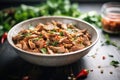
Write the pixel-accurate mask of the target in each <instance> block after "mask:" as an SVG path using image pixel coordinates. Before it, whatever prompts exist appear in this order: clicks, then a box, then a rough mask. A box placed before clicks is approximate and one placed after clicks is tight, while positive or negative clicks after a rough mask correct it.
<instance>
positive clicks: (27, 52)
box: [7, 16, 99, 57]
mask: <svg viewBox="0 0 120 80" xmlns="http://www.w3.org/2000/svg"><path fill="white" fill-rule="evenodd" d="M46 18H62V19H70V20H75V21H80V22H82V23H85V24H87V25H89V26H90V27H92V28H93V29H94V30H95V33H96V36H97V37H96V39H95V41H94V42H92V44H91V45H90V46H87V47H85V48H83V49H81V50H77V51H74V52H69V53H63V54H61V53H60V54H41V53H33V52H29V51H25V50H23V49H20V48H18V47H16V46H15V45H14V44H13V43H12V42H11V41H10V33H11V31H12V30H13V28H15V27H17V26H18V25H20V24H23V23H26V22H28V21H32V20H38V19H46ZM11 39H12V38H11ZM7 40H8V43H9V44H10V45H11V46H12V47H13V48H15V49H17V50H18V51H20V52H21V53H24V54H29V55H34V56H47V57H49V56H53V57H54V56H66V55H72V54H76V53H80V52H82V51H85V50H87V49H89V48H90V47H92V46H93V45H95V44H96V43H97V41H98V40H99V34H98V31H97V29H96V28H95V27H94V26H93V25H91V24H90V23H88V22H86V21H83V20H81V19H78V18H73V17H67V16H42V17H36V18H31V19H27V20H24V21H22V22H19V23H17V24H16V25H14V26H13V27H12V28H11V29H10V30H9V32H8V36H7Z"/></svg>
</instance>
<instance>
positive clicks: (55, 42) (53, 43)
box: [51, 41, 59, 46]
mask: <svg viewBox="0 0 120 80" xmlns="http://www.w3.org/2000/svg"><path fill="white" fill-rule="evenodd" d="M58 43H59V42H58V41H54V42H52V43H51V44H52V45H53V46H57V45H58Z"/></svg>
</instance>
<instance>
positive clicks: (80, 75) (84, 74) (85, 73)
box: [76, 69, 89, 79]
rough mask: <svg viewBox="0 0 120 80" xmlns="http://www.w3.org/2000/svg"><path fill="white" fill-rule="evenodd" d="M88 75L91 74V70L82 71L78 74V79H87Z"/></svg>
mask: <svg viewBox="0 0 120 80" xmlns="http://www.w3.org/2000/svg"><path fill="white" fill-rule="evenodd" d="M88 73H89V70H87V69H82V70H81V71H80V72H79V73H78V75H77V76H76V79H78V78H84V77H87V75H88Z"/></svg>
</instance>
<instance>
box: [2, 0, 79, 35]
mask: <svg viewBox="0 0 120 80" xmlns="http://www.w3.org/2000/svg"><path fill="white" fill-rule="evenodd" d="M49 15H57V16H71V17H79V16H80V11H79V10H78V5H77V4H75V3H73V4H71V3H70V1H69V0H47V1H46V2H45V3H43V4H40V5H37V6H28V5H21V6H20V7H18V8H10V9H8V10H3V11H0V36H2V35H3V34H4V32H8V31H9V30H10V29H11V27H12V26H13V25H15V24H16V23H18V22H21V21H23V20H26V19H29V18H33V17H40V16H49Z"/></svg>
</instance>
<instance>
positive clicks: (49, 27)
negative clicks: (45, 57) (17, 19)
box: [12, 20, 92, 54]
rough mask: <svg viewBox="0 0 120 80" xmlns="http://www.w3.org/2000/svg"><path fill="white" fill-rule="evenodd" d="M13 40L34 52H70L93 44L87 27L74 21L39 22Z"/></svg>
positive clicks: (18, 45)
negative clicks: (78, 26) (81, 26)
mask: <svg viewBox="0 0 120 80" xmlns="http://www.w3.org/2000/svg"><path fill="white" fill-rule="evenodd" d="M12 40H13V42H14V44H15V46H16V47H18V48H21V49H23V50H26V51H30V52H34V53H41V54H42V53H46V54H56V53H59V54H60V53H62V54H63V53H68V52H73V51H77V50H81V49H83V48H85V47H87V46H89V45H91V43H92V41H91V35H90V34H89V33H88V32H87V29H78V28H77V26H76V25H73V23H67V24H66V23H63V22H59V21H54V20H52V21H51V22H46V23H45V24H43V23H38V24H37V25H36V26H34V27H33V28H32V29H23V30H21V31H20V32H19V33H18V35H16V36H13V37H12Z"/></svg>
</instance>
